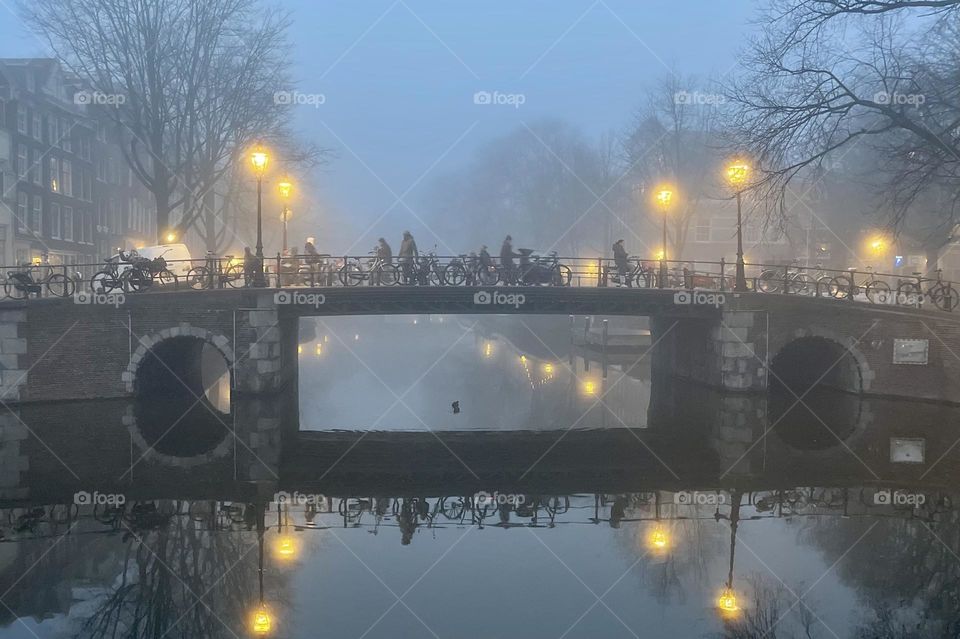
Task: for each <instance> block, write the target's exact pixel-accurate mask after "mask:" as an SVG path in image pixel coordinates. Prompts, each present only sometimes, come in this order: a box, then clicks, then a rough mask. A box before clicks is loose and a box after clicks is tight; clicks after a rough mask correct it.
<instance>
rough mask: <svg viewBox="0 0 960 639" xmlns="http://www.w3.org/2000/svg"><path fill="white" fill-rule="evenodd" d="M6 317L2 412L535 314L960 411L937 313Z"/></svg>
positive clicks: (489, 305) (289, 376)
mask: <svg viewBox="0 0 960 639" xmlns="http://www.w3.org/2000/svg"><path fill="white" fill-rule="evenodd" d="M83 301H87V302H90V303H84V304H81V303H77V300H74V299H66V300H63V299H41V300H31V301H27V302H5V303H3V304H2V305H0V366H2V372H0V383H2V388H0V392H2V394H3V397H2V398H3V400H4V401H5V402H7V403H10V402H35V401H51V400H76V399H94V398H119V397H131V396H135V395H139V396H143V395H148V394H154V395H157V396H163V395H164V393H165V392H168V391H171V390H172V389H170V388H168V386H169V385H170V384H171V383H172V382H171V381H170V380H171V379H173V380H176V382H175V384H182V385H184V386H187V387H188V388H189V389H190V390H191V391H193V392H194V393H197V394H202V392H203V386H202V383H201V363H202V361H203V358H204V357H207V356H208V354H209V353H210V352H213V353H217V352H219V353H220V354H221V355H222V356H223V360H224V362H225V363H226V366H227V369H228V370H229V371H230V384H231V390H232V391H233V393H234V394H247V393H249V394H267V393H274V392H277V391H279V390H281V389H284V388H286V387H287V386H288V385H290V384H291V383H293V382H295V381H296V376H297V374H298V364H297V340H298V320H299V319H300V318H301V317H310V316H337V315H372V314H376V315H389V314H426V313H438V314H484V313H486V314H489V313H495V314H526V315H537V314H542V315H549V314H553V315H631V316H648V317H650V318H651V328H652V339H653V348H652V360H653V367H654V372H655V374H656V373H660V374H663V375H671V376H677V377H681V378H685V379H688V380H692V381H694V382H698V383H702V384H705V385H708V386H711V387H714V388H718V389H722V390H729V391H747V392H749V391H754V392H762V391H766V390H767V389H768V387H769V386H771V385H773V384H776V383H783V384H786V385H788V386H790V387H791V388H794V389H796V392H797V394H801V393H802V391H805V390H806V388H807V387H808V386H809V385H810V384H812V383H813V382H815V381H821V382H822V383H824V384H826V385H829V386H833V387H836V388H840V389H843V390H847V391H850V392H852V393H859V394H865V395H880V396H891V397H910V398H923V399H928V400H934V401H943V402H954V403H956V402H960V357H958V356H960V317H955V316H953V315H951V314H949V313H944V312H940V311H933V310H929V311H928V310H920V309H913V308H903V307H886V306H884V307H880V306H874V305H870V304H866V303H859V302H849V301H838V300H832V299H825V298H810V297H802V296H786V295H772V294H771V295H767V294H761V293H743V294H734V293H730V292H727V293H715V292H713V293H711V292H688V291H674V290H658V289H622V288H576V287H572V288H560V287H557V288H554V287H510V288H504V287H495V288H489V289H479V288H472V287H436V288H433V287H428V288H407V287H397V288H383V287H363V288H339V287H338V288H316V289H308V288H301V289H284V290H275V289H260V290H255V289H236V290H231V289H223V290H214V291H170V292H150V293H139V294H131V295H127V296H125V297H124V296H122V295H118V296H116V297H110V296H105V297H104V296H100V297H98V298H93V299H86V300H83Z"/></svg>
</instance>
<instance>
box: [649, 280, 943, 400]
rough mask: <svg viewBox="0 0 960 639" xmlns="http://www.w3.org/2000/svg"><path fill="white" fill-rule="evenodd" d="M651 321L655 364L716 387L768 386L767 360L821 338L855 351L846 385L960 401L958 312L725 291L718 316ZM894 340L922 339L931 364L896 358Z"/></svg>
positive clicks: (846, 365)
mask: <svg viewBox="0 0 960 639" xmlns="http://www.w3.org/2000/svg"><path fill="white" fill-rule="evenodd" d="M651 326H652V329H653V330H652V337H653V339H654V341H655V344H656V345H655V347H654V357H653V361H654V366H655V368H656V369H657V370H658V371H660V372H666V373H668V374H672V375H675V376H678V377H681V378H685V379H689V380H692V381H695V382H698V383H703V384H706V385H709V386H711V387H715V388H720V389H724V390H732V391H765V390H766V389H767V384H768V382H769V381H770V380H769V379H768V377H769V375H768V372H767V371H768V369H767V365H768V363H771V362H773V361H774V359H775V358H776V357H777V354H778V353H780V352H781V351H782V350H783V349H784V347H786V346H787V345H788V344H790V343H791V342H794V341H795V340H798V339H801V338H805V337H819V338H824V339H826V340H828V341H830V342H833V343H835V344H836V345H837V349H838V352H845V351H846V352H849V354H850V357H847V358H845V359H844V360H843V361H842V362H840V364H838V369H840V372H841V374H840V376H839V379H840V380H841V383H840V384H839V386H840V387H841V388H842V389H843V390H848V391H851V392H858V393H864V394H868V395H878V396H888V397H909V398H921V399H927V400H932V401H940V402H950V403H960V314H958V315H951V314H947V313H943V312H940V311H935V310H923V311H921V310H916V309H906V308H903V309H898V308H896V307H889V308H888V307H877V306H868V305H866V304H858V303H847V302H839V301H836V300H827V299H811V298H800V297H796V296H780V295H762V294H744V295H741V296H734V295H732V294H728V295H727V303H726V304H725V305H724V307H723V310H722V313H721V314H719V315H718V316H717V317H716V318H713V319H690V318H684V317H677V316H674V315H672V314H671V313H669V312H666V313H662V314H660V315H657V316H654V317H653V318H652V322H651ZM657 340H659V341H657ZM895 340H920V343H921V344H922V345H925V346H926V348H927V361H926V363H925V364H905V363H894V344H895ZM838 359H839V358H838Z"/></svg>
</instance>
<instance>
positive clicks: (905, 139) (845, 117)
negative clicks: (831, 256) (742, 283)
mask: <svg viewBox="0 0 960 639" xmlns="http://www.w3.org/2000/svg"><path fill="white" fill-rule="evenodd" d="M906 18H910V20H907V19H906ZM761 24H762V32H761V34H760V36H759V37H758V38H756V40H755V41H754V42H753V44H752V45H751V48H750V52H749V55H748V56H747V59H746V64H745V66H746V69H747V73H746V74H745V75H744V76H743V77H741V78H739V79H737V80H735V81H734V82H733V83H731V85H730V86H729V87H728V96H729V97H730V98H731V99H732V101H733V102H734V104H735V105H736V109H735V110H734V113H733V114H732V118H731V121H732V126H731V127H730V130H729V132H728V133H729V135H730V142H731V143H733V144H737V145H741V146H743V147H745V149H746V150H747V151H748V152H749V153H751V154H752V155H753V157H754V158H755V159H756V161H757V162H758V164H759V166H760V168H761V170H762V173H761V177H760V179H759V180H758V181H757V183H756V185H755V189H756V191H757V194H758V196H759V197H758V199H759V200H761V201H764V202H766V204H767V213H768V214H769V215H772V216H776V215H779V216H783V215H785V213H786V212H787V210H788V208H789V204H790V202H791V199H794V198H797V197H798V195H797V193H796V190H794V189H793V188H792V186H793V185H795V184H796V183H798V182H802V181H806V182H807V183H810V182H811V181H816V180H817V179H819V177H820V176H822V175H823V173H824V172H825V171H828V170H829V169H830V168H831V164H832V163H834V162H836V160H837V159H838V158H842V157H843V156H844V155H845V154H846V153H848V152H849V151H850V150H851V149H852V148H854V147H856V146H857V145H859V144H861V143H863V144H867V145H871V146H872V147H874V149H875V153H874V158H875V159H876V164H875V166H873V167H870V168H871V171H872V172H873V178H874V179H873V187H874V190H875V193H876V194H877V195H880V196H882V200H881V205H880V206H878V207H875V208H876V210H877V211H879V213H880V215H881V219H882V221H884V222H885V223H887V224H889V225H890V226H891V227H893V228H895V229H898V230H899V229H902V228H906V227H912V230H914V231H915V232H916V231H917V230H919V229H923V230H925V235H926V237H923V238H921V239H923V240H926V242H927V245H928V246H929V247H932V248H933V249H934V250H935V249H936V248H938V247H939V246H941V245H942V244H944V243H945V242H946V241H949V239H950V238H951V237H952V233H953V229H954V227H955V226H956V224H957V221H958V219H957V205H958V203H960V188H958V187H960V86H958V83H957V82H956V78H957V77H958V74H960V44H958V41H957V34H958V32H960V31H958V29H960V2H957V1H955V0H951V1H949V2H948V1H923V2H921V1H916V2H908V1H895V0H773V2H771V4H770V6H769V8H768V9H767V10H766V11H765V12H763V13H762V15H761Z"/></svg>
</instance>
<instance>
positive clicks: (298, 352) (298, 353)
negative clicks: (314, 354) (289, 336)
mask: <svg viewBox="0 0 960 639" xmlns="http://www.w3.org/2000/svg"><path fill="white" fill-rule="evenodd" d="M297 355H303V346H297Z"/></svg>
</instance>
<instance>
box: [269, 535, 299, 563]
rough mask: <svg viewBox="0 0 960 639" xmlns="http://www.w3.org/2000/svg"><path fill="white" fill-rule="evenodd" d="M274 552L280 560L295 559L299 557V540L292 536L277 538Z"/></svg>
mask: <svg viewBox="0 0 960 639" xmlns="http://www.w3.org/2000/svg"><path fill="white" fill-rule="evenodd" d="M274 552H275V553H276V555H277V557H278V558H279V559H285V560H290V559H293V558H294V557H296V556H297V540H296V539H294V538H293V537H291V536H290V535H280V536H279V537H277V541H276V544H275V546H274Z"/></svg>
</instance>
